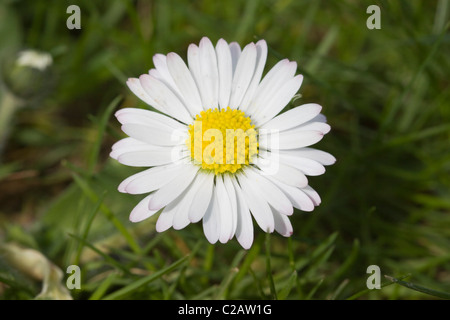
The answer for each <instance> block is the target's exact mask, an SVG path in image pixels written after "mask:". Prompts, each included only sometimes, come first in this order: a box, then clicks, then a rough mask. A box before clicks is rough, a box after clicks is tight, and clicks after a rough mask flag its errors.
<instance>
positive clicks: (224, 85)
mask: <svg viewBox="0 0 450 320" xmlns="http://www.w3.org/2000/svg"><path fill="white" fill-rule="evenodd" d="M216 55H217V67H218V72H219V106H220V108H222V109H225V108H226V107H228V106H229V101H230V92H231V80H232V78H233V69H232V68H233V67H232V61H231V52H230V47H229V46H228V43H227V42H226V41H225V40H223V39H220V40H219V41H218V42H217V45H216Z"/></svg>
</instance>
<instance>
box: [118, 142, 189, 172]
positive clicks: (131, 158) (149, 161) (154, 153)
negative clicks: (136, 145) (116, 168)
mask: <svg viewBox="0 0 450 320" xmlns="http://www.w3.org/2000/svg"><path fill="white" fill-rule="evenodd" d="M177 149H179V148H177V147H154V148H153V149H152V150H150V148H149V147H147V149H146V150H139V151H129V152H125V153H122V154H120V155H119V156H118V157H117V161H119V162H120V163H122V164H125V165H127V166H131V167H153V166H160V165H164V164H168V163H173V162H176V161H178V160H181V159H184V158H186V157H187V153H185V152H179V151H177ZM115 151H116V150H115ZM115 151H113V152H115ZM111 153H112V152H111Z"/></svg>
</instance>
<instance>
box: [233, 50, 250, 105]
mask: <svg viewBox="0 0 450 320" xmlns="http://www.w3.org/2000/svg"><path fill="white" fill-rule="evenodd" d="M255 65H256V46H255V44H254V43H249V44H248V45H247V46H245V48H244V50H242V53H241V55H240V57H239V61H238V63H237V66H236V71H235V72H234V75H233V82H232V84H231V97H230V104H229V105H230V107H231V108H232V109H236V108H238V107H239V106H240V103H241V101H242V98H243V97H244V94H245V92H246V91H247V89H248V86H249V84H250V81H251V80H252V77H253V73H254V72H255Z"/></svg>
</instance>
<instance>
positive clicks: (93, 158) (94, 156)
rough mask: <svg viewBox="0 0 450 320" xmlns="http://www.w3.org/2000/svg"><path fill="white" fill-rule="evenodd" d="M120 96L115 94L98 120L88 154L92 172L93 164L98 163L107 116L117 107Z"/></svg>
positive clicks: (89, 167)
mask: <svg viewBox="0 0 450 320" xmlns="http://www.w3.org/2000/svg"><path fill="white" fill-rule="evenodd" d="M122 99H123V98H122V96H117V97H116V98H114V100H113V101H111V103H110V104H109V105H108V107H107V108H106V110H105V111H104V112H103V114H102V116H101V118H100V121H99V122H98V124H97V126H98V127H97V129H98V131H97V138H96V139H95V143H94V146H93V148H92V151H91V153H90V155H89V160H88V171H89V172H90V173H91V174H93V173H94V170H95V166H96V165H97V163H98V157H99V154H100V148H101V146H102V142H103V136H104V134H105V130H106V127H107V125H108V121H109V118H110V117H111V114H112V112H113V111H114V110H115V109H116V108H117V106H118V105H119V103H120V102H121V101H122Z"/></svg>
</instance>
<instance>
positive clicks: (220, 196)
mask: <svg viewBox="0 0 450 320" xmlns="http://www.w3.org/2000/svg"><path fill="white" fill-rule="evenodd" d="M266 58H267V44H266V42H265V41H264V40H260V41H258V42H257V43H256V44H255V43H250V44H248V45H246V46H245V47H244V48H243V49H241V47H240V46H239V44H237V43H236V42H232V43H230V44H228V43H227V42H226V41H225V40H223V39H220V40H219V41H218V42H217V44H216V46H214V45H213V44H212V43H211V41H210V40H209V39H208V38H202V39H201V41H200V43H199V45H198V46H197V45H196V44H191V45H189V48H188V52H187V60H188V61H187V64H186V63H185V62H184V61H183V59H182V58H181V57H180V56H179V55H178V54H176V53H173V52H171V53H169V54H167V55H162V54H156V55H155V56H154V57H153V62H154V65H155V68H154V69H151V70H150V71H149V72H148V74H143V75H141V76H140V77H139V78H130V79H129V80H128V81H127V85H128V87H129V88H130V90H131V91H132V92H133V93H134V94H135V95H136V96H137V97H139V98H140V99H141V100H143V101H144V102H145V103H147V104H148V105H150V106H152V107H153V108H154V109H156V110H157V111H159V112H154V111H149V110H144V109H135V108H124V109H121V110H119V111H117V113H116V117H117V119H118V121H119V122H120V123H121V124H122V131H123V132H124V133H125V134H127V135H128V137H127V138H124V139H122V140H120V141H118V142H117V143H115V144H114V145H113V147H112V152H111V157H112V158H114V159H117V160H118V161H119V162H120V163H122V164H124V165H128V166H133V167H150V168H149V169H146V170H144V171H142V172H139V173H137V174H135V175H132V176H130V177H128V178H127V179H125V180H124V181H123V182H122V183H121V184H120V185H119V188H118V189H119V191H120V192H124V193H130V194H148V195H147V196H146V197H145V198H144V199H143V200H141V201H140V202H139V203H138V204H137V205H136V207H135V208H134V209H133V210H132V212H131V214H130V220H131V221H132V222H139V221H142V220H144V219H147V218H149V217H151V216H153V215H154V214H157V213H160V214H159V217H158V220H157V222H156V230H157V231H158V232H163V231H165V230H167V229H169V228H171V227H173V228H174V229H176V230H179V229H182V228H184V227H186V226H187V225H188V224H190V223H196V222H199V221H200V220H201V221H202V224H203V231H204V233H205V236H206V238H207V239H208V241H209V242H210V243H216V242H217V241H220V242H221V243H226V242H228V241H229V240H230V239H232V238H233V237H234V236H236V239H237V241H238V242H239V243H240V244H241V246H242V247H243V248H245V249H248V248H250V247H251V245H252V243H253V237H254V234H253V219H254V220H255V221H256V223H257V225H258V226H259V227H260V228H261V229H262V230H263V231H265V232H273V231H277V232H278V233H280V234H281V235H283V236H286V237H288V236H290V235H292V233H293V229H292V225H291V223H290V221H289V216H290V215H292V214H293V212H294V208H297V209H299V210H302V211H312V210H313V209H314V207H315V206H317V205H319V204H320V202H321V200H320V197H319V194H318V193H317V192H316V191H315V190H314V189H312V188H311V187H310V186H309V185H308V180H307V177H306V176H316V175H320V174H323V173H324V172H325V168H324V165H331V164H333V163H334V162H335V158H334V157H333V156H332V155H330V154H329V153H326V152H324V151H320V150H316V149H313V148H310V147H309V146H311V145H313V144H315V143H316V142H318V141H320V140H321V139H322V137H323V136H324V135H325V134H326V133H327V132H328V131H329V130H330V126H329V125H328V124H327V123H326V118H325V117H324V116H323V115H322V114H320V112H321V106H320V105H318V104H313V103H311V104H304V105H301V106H298V107H295V108H292V109H290V110H288V111H286V112H283V113H281V111H282V110H283V109H284V108H285V107H286V105H287V104H288V103H289V102H290V101H291V100H292V98H293V97H294V95H295V94H296V93H297V91H298V90H299V89H300V86H301V84H302V80H303V76H302V75H295V73H296V68H297V64H296V63H295V62H292V61H288V60H287V59H284V60H281V61H279V62H278V63H277V64H276V65H275V66H274V67H273V68H272V69H271V70H270V71H269V72H268V73H267V74H266V75H265V76H264V77H262V75H263V70H264V66H265V63H266Z"/></svg>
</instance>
